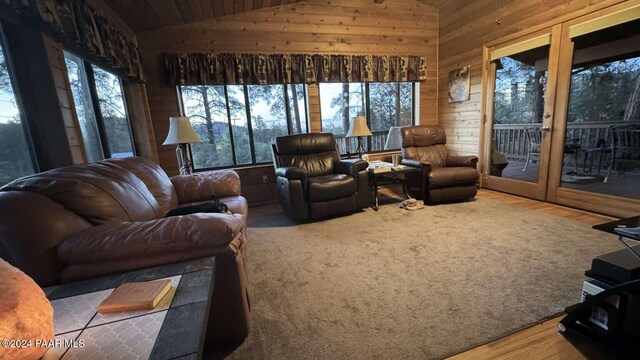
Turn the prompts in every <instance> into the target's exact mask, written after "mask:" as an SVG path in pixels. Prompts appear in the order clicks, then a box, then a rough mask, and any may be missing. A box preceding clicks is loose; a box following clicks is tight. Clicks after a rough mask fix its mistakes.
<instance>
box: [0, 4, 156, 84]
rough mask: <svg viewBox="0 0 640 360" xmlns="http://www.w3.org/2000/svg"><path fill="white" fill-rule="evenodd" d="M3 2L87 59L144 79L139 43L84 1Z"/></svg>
mask: <svg viewBox="0 0 640 360" xmlns="http://www.w3.org/2000/svg"><path fill="white" fill-rule="evenodd" d="M0 5H2V6H3V7H4V8H9V9H11V10H13V11H14V12H15V13H16V14H17V15H18V16H21V17H24V18H27V19H34V18H35V19H37V20H39V21H40V22H41V23H42V24H43V27H44V30H45V31H46V32H47V33H49V34H50V35H51V36H52V37H54V38H55V39H56V40H58V41H60V42H61V43H62V44H63V45H65V46H66V47H68V48H70V49H72V50H74V51H77V52H78V53H79V55H82V56H84V57H87V59H88V60H90V61H92V62H95V63H97V64H98V65H101V66H103V67H105V68H107V69H109V70H111V71H113V72H116V73H118V74H120V75H124V76H126V77H128V78H130V79H132V80H136V81H144V74H143V72H142V65H141V63H140V54H139V51H138V46H137V45H136V43H135V42H133V41H132V40H131V39H129V38H128V37H127V36H126V35H125V34H124V33H123V32H122V30H121V29H119V28H118V27H116V26H114V25H112V24H110V23H109V21H108V20H107V18H106V17H105V16H104V15H102V14H100V13H99V12H98V11H96V9H94V8H93V7H92V6H90V5H89V4H87V2H86V1H85V0H0Z"/></svg>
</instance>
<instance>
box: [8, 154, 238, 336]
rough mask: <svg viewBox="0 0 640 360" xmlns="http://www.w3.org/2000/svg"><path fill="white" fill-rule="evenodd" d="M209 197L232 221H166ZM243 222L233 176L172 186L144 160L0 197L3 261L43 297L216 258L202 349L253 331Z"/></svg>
mask: <svg viewBox="0 0 640 360" xmlns="http://www.w3.org/2000/svg"><path fill="white" fill-rule="evenodd" d="M213 197H215V198H216V199H218V200H220V201H221V202H223V203H225V204H226V205H227V206H228V207H229V209H230V210H231V211H232V213H233V214H220V213H197V214H190V215H185V216H174V217H167V218H165V217H164V216H165V215H166V214H167V212H169V210H172V209H175V208H178V207H184V206H189V205H195V204H198V203H202V202H205V201H211V199H212V198H213ZM246 221H247V201H246V200H245V198H244V197H242V196H240V178H239V177H238V174H237V173H236V172H235V171H232V170H221V171H208V172H201V173H196V174H193V175H183V176H174V177H172V178H169V177H168V176H167V174H166V173H165V172H164V170H162V168H160V166H159V165H158V164H156V163H155V162H153V161H151V160H148V159H145V158H140V157H136V158H127V159H110V160H104V161H99V162H96V163H92V164H84V165H75V166H69V167H64V168H58V169H54V170H49V171H45V172H42V173H39V174H35V175H31V176H27V177H24V178H21V179H18V180H15V181H13V182H11V183H9V184H7V185H5V186H3V187H1V188H0V257H1V258H3V259H5V260H6V261H8V262H9V263H11V264H13V265H14V266H16V267H18V268H20V269H21V270H22V271H24V272H25V273H26V274H27V275H29V276H30V277H32V278H33V279H34V280H35V281H36V282H37V283H38V284H39V285H40V286H43V287H44V286H50V285H56V284H59V283H66V282H71V281H77V280H83V279H90V278H95V277H99V276H103V275H109V274H115V273H119V272H126V271H130V270H134V269H140V268H145V267H152V266H157V265H163V264H169V263H175V262H182V261H185V260H190V259H198V258H202V257H208V256H215V257H216V269H215V280H214V281H215V286H214V290H213V296H212V300H211V308H210V311H209V314H210V320H209V328H208V329H207V341H211V342H227V341H239V340H242V339H244V338H245V337H246V336H247V335H248V333H249V325H250V322H249V290H248V279H247V271H246ZM0 296H1V295H0Z"/></svg>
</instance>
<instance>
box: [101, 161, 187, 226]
mask: <svg viewBox="0 0 640 360" xmlns="http://www.w3.org/2000/svg"><path fill="white" fill-rule="evenodd" d="M106 161H107V162H110V163H113V164H116V165H118V166H120V167H122V168H125V169H127V170H129V171H131V172H132V173H133V174H134V175H135V176H137V177H138V178H140V180H142V182H144V184H145V185H146V186H147V189H148V190H149V191H150V192H151V194H153V197H155V198H156V201H157V202H158V205H159V206H160V208H161V209H162V211H163V213H167V212H169V210H173V209H175V208H176V207H178V194H177V193H176V190H175V188H174V187H173V184H172V183H171V179H169V176H167V173H166V172H164V170H162V168H161V167H160V165H158V164H156V163H155V162H154V161H153V160H149V159H147V158H143V157H131V158H124V159H109V160H106Z"/></svg>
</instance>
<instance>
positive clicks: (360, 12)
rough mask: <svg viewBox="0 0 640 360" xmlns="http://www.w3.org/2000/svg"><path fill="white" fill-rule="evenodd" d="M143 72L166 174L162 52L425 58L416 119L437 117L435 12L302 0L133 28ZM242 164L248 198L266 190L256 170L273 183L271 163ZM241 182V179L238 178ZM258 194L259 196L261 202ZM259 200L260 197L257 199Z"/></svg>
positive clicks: (169, 158)
mask: <svg viewBox="0 0 640 360" xmlns="http://www.w3.org/2000/svg"><path fill="white" fill-rule="evenodd" d="M137 37H138V44H139V46H140V49H141V54H142V62H143V66H144V69H145V73H146V75H147V77H148V83H147V95H148V99H149V107H150V110H151V116H152V119H153V128H154V132H155V139H156V143H157V144H158V156H159V159H160V165H161V166H162V167H163V168H164V169H165V170H167V172H169V173H170V174H176V173H177V171H178V168H177V163H176V157H175V152H174V149H173V147H167V146H162V145H161V143H162V140H163V139H164V138H165V137H166V134H167V131H168V118H169V116H172V115H177V114H179V113H180V109H179V106H178V97H177V92H176V88H175V87H172V86H167V85H166V84H165V82H164V76H163V74H162V66H161V54H162V53H163V52H246V53H326V54H332V53H341V54H375V55H422V56H425V58H426V61H427V76H428V78H427V81H425V82H423V83H421V84H420V95H419V97H420V99H419V103H420V117H421V118H420V120H419V121H420V123H435V122H436V121H437V111H438V107H437V100H436V98H437V93H436V90H437V61H438V55H437V49H438V47H437V37H438V11H437V9H435V8H434V7H432V6H429V5H426V4H423V3H420V2H417V1H406V0H387V1H385V2H384V3H383V4H375V3H374V2H373V1H371V0H333V1H330V2H328V1H325V0H305V1H301V2H298V3H294V4H288V5H281V6H277V7H274V8H269V9H262V10H256V11H250V12H246V13H240V14H235V15H231V16H225V17H223V18H221V19H217V20H215V19H212V20H207V21H204V22H198V23H192V24H185V25H176V26H169V27H164V28H160V29H156V30H149V31H143V32H138V33H137ZM308 97H309V115H310V122H311V124H310V125H311V126H310V129H311V130H312V131H320V130H321V128H322V126H321V123H320V121H321V116H320V101H319V98H318V87H317V85H312V86H310V87H309V91H308ZM253 169H254V170H252V171H248V170H243V171H242V172H240V174H241V176H246V177H247V179H254V178H256V179H259V180H260V183H257V184H256V183H255V181H253V180H247V182H246V183H243V191H244V192H245V194H246V195H247V197H248V198H249V200H250V203H251V202H252V200H253V199H252V196H251V195H249V194H256V196H258V195H259V197H262V196H263V194H268V193H273V188H274V186H273V184H272V183H269V184H266V185H265V184H262V175H267V176H268V177H269V179H270V181H273V178H274V175H273V169H272V168H271V167H257V168H253ZM243 182H244V178H243ZM263 200H264V199H263V198H260V200H259V201H263ZM265 201H266V200H265Z"/></svg>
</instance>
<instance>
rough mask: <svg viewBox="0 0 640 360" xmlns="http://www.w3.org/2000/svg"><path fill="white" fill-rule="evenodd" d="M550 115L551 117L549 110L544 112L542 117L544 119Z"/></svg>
mask: <svg viewBox="0 0 640 360" xmlns="http://www.w3.org/2000/svg"><path fill="white" fill-rule="evenodd" d="M550 117H551V113H550V112H548V111H547V112H546V113H544V118H545V119H548V118H550Z"/></svg>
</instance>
